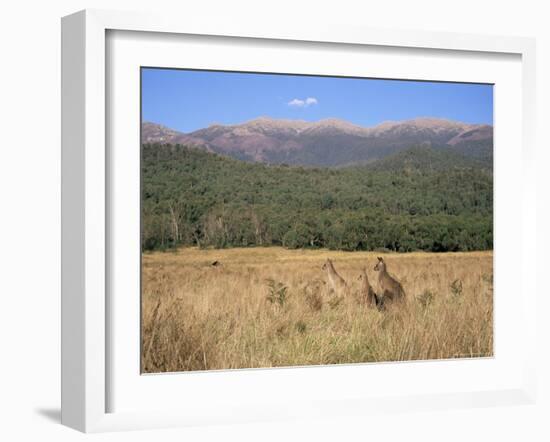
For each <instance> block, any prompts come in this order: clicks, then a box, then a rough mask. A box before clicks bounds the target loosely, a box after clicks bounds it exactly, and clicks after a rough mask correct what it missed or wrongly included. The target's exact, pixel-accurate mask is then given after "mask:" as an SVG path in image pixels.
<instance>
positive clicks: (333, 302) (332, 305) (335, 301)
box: [328, 296, 344, 309]
mask: <svg viewBox="0 0 550 442" xmlns="http://www.w3.org/2000/svg"><path fill="white" fill-rule="evenodd" d="M343 300H344V297H343V296H335V297H334V298H332V299H331V300H330V301H329V302H328V305H330V308H332V309H335V308H336V307H338V306H339V305H340V304H341V303H342V301H343Z"/></svg>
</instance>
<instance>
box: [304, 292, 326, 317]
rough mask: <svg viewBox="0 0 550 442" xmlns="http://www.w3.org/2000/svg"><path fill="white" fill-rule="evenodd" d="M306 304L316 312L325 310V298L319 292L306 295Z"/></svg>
mask: <svg viewBox="0 0 550 442" xmlns="http://www.w3.org/2000/svg"><path fill="white" fill-rule="evenodd" d="M306 304H307V305H308V307H309V308H310V309H311V310H313V311H314V312H318V311H320V310H321V309H322V308H323V297H322V296H321V295H320V293H319V292H317V291H315V292H309V293H306Z"/></svg>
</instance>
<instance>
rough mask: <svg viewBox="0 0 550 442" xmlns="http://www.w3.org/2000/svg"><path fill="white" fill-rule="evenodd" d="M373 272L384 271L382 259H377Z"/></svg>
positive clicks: (384, 264) (384, 266)
mask: <svg viewBox="0 0 550 442" xmlns="http://www.w3.org/2000/svg"><path fill="white" fill-rule="evenodd" d="M374 270H376V271H377V272H380V271H383V270H386V263H385V262H384V260H383V259H382V258H380V257H378V262H377V263H376V265H375V266H374Z"/></svg>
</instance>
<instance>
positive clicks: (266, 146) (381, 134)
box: [141, 117, 493, 167]
mask: <svg viewBox="0 0 550 442" xmlns="http://www.w3.org/2000/svg"><path fill="white" fill-rule="evenodd" d="M141 140H142V143H143V144H181V145H187V146H194V147H199V148H203V149H205V150H207V151H209V152H212V153H217V154H221V155H225V156H229V157H232V158H235V159H239V160H244V161H250V162H262V163H268V164H283V163H284V164H289V165H301V166H324V167H334V166H348V165H356V164H368V163H372V162H374V161H376V160H380V159H383V158H385V157H388V156H390V155H394V154H398V153H400V152H402V151H406V150H409V149H410V148H411V147H413V146H423V147H431V148H434V149H436V150H438V151H444V152H449V154H450V156H451V158H459V157H460V158H467V159H471V160H473V161H475V162H476V163H483V164H484V165H485V166H487V167H492V161H493V127H492V126H491V125H486V124H468V123H463V122H459V121H451V120H445V119H439V118H416V119H413V120H406V121H388V122H384V123H381V124H379V125H377V126H374V127H362V126H358V125H355V124H352V123H350V122H347V121H344V120H339V119H325V120H320V121H317V122H307V121H302V120H282V119H273V118H268V117H260V118H257V119H254V120H251V121H248V122H245V123H242V124H236V125H220V124H214V125H211V126H209V127H207V128H204V129H199V130H196V131H194V132H190V133H183V132H179V131H176V130H173V129H170V128H168V127H165V126H163V125H160V124H156V123H151V122H144V123H143V124H142V131H141ZM457 155H458V156H457Z"/></svg>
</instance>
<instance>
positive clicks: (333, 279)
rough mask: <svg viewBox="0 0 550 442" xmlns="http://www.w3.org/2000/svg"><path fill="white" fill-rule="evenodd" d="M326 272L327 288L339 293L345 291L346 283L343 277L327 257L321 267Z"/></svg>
mask: <svg viewBox="0 0 550 442" xmlns="http://www.w3.org/2000/svg"><path fill="white" fill-rule="evenodd" d="M322 269H323V270H325V271H326V272H327V276H328V283H329V288H330V290H331V291H333V292H334V293H336V294H337V295H340V294H341V293H342V292H346V290H347V288H348V285H347V284H346V281H345V280H344V278H342V277H341V276H340V275H339V274H338V273H337V272H336V269H335V268H334V265H333V264H332V261H331V260H330V259H328V258H327V260H326V261H325V263H324V264H323V267H322Z"/></svg>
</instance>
